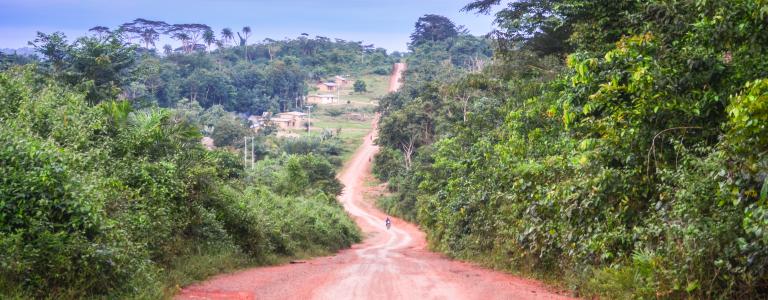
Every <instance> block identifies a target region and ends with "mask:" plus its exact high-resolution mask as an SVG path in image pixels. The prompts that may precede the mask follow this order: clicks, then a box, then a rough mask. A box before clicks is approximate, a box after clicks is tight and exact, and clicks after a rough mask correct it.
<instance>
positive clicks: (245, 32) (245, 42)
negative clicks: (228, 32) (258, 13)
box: [237, 26, 251, 61]
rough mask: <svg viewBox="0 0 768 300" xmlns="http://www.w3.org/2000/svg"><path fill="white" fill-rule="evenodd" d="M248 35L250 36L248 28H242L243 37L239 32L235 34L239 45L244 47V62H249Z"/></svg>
mask: <svg viewBox="0 0 768 300" xmlns="http://www.w3.org/2000/svg"><path fill="white" fill-rule="evenodd" d="M250 35H251V27H250V26H245V27H243V36H244V37H243V36H240V33H239V32H238V33H237V36H238V37H239V38H240V43H241V44H243V46H245V55H244V56H245V61H249V60H248V37H249V36H250Z"/></svg>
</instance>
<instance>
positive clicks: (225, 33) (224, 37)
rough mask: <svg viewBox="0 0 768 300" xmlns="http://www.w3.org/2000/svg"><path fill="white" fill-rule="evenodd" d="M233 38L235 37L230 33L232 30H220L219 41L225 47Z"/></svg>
mask: <svg viewBox="0 0 768 300" xmlns="http://www.w3.org/2000/svg"><path fill="white" fill-rule="evenodd" d="M234 38H235V35H234V33H232V29H229V28H224V29H222V30H221V39H222V40H223V41H224V44H225V45H226V44H228V43H229V42H231V41H232V39H234Z"/></svg>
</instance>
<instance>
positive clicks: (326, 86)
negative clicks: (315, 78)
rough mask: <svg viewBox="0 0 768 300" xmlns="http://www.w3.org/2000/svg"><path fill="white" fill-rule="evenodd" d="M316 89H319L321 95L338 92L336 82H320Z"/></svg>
mask: <svg viewBox="0 0 768 300" xmlns="http://www.w3.org/2000/svg"><path fill="white" fill-rule="evenodd" d="M315 87H317V90H318V92H320V93H328V92H336V91H337V90H338V87H337V86H336V83H335V82H319V83H318V84H317V85H315Z"/></svg>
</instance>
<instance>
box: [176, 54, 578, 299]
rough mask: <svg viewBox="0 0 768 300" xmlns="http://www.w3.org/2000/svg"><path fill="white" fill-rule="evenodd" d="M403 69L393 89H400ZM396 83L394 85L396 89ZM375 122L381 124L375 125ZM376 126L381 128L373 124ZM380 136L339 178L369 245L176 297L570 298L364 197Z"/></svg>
mask: <svg viewBox="0 0 768 300" xmlns="http://www.w3.org/2000/svg"><path fill="white" fill-rule="evenodd" d="M404 69H405V65H402V64H400V66H398V65H396V66H395V70H396V72H393V76H392V78H391V80H390V89H392V88H394V89H397V88H399V86H400V82H401V81H400V75H399V74H401V72H402V70H404ZM393 85H394V86H393ZM374 122H375V120H374ZM374 126H375V123H374ZM375 132H376V129H375V127H374V130H373V131H372V132H371V133H370V134H369V135H367V136H366V137H365V140H364V142H363V145H362V146H360V148H358V149H357V151H356V152H355V154H354V156H353V157H352V158H351V159H350V161H349V162H348V163H347V165H346V166H345V168H344V169H343V170H342V172H341V173H340V174H339V176H338V177H339V179H340V180H341V182H342V183H344V186H345V188H344V192H343V194H342V195H341V196H340V197H339V201H341V202H342V203H343V205H344V208H345V209H346V210H347V211H348V212H349V214H350V216H352V218H354V220H355V222H357V224H358V226H360V228H361V229H362V231H363V233H364V236H365V240H364V241H363V242H362V243H360V244H357V245H354V246H352V248H351V249H347V250H343V251H341V252H339V253H338V254H336V255H334V256H330V257H321V258H316V259H312V260H308V261H305V262H300V263H296V264H288V265H282V266H274V267H263V268H254V269H249V270H245V271H241V272H237V273H233V274H227V275H220V276H217V277H214V278H213V279H210V280H208V281H206V282H202V283H199V284H194V285H191V286H188V287H185V288H184V289H183V290H182V291H181V293H180V294H179V295H178V296H177V297H176V298H177V299H568V297H566V296H563V295H559V294H557V293H553V292H552V291H550V290H548V289H547V288H546V287H545V286H544V285H542V284H541V283H539V282H536V281H532V280H527V279H522V278H519V277H515V276H512V275H509V274H505V273H501V272H496V271H491V270H487V269H483V268H480V267H477V266H474V265H471V264H468V263H464V262H459V261H453V260H449V259H447V258H445V257H443V256H441V255H439V254H436V253H433V252H430V251H428V250H427V249H426V245H427V244H426V240H425V236H424V233H422V232H421V231H420V230H419V229H418V228H417V227H416V226H414V225H412V224H409V223H407V222H404V221H402V220H399V219H396V218H393V226H392V228H391V229H389V230H387V229H386V227H385V226H384V219H385V218H386V215H385V214H383V213H382V212H381V211H379V210H378V209H376V208H375V207H374V206H373V205H372V204H371V203H368V202H366V201H365V200H364V199H363V196H362V195H363V191H364V189H366V187H365V185H364V178H365V177H366V175H368V174H370V168H371V163H370V160H369V159H370V158H371V157H373V155H374V154H376V152H377V151H378V147H377V146H376V145H374V144H373V140H375V139H376V138H375V136H374V135H375Z"/></svg>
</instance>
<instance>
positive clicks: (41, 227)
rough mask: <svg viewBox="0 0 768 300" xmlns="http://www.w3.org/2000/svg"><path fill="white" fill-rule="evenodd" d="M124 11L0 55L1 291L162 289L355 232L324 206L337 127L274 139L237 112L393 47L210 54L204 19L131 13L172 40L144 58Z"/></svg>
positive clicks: (99, 293) (279, 106)
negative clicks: (108, 22) (209, 144)
mask: <svg viewBox="0 0 768 300" xmlns="http://www.w3.org/2000/svg"><path fill="white" fill-rule="evenodd" d="M136 22H138V21H134V22H132V23H133V25H131V24H132V23H126V24H124V27H125V28H122V27H121V29H120V30H116V31H109V30H108V29H106V28H101V27H95V28H94V29H93V35H91V36H88V37H82V38H78V39H76V40H75V41H73V42H69V41H67V40H66V37H64V36H63V35H62V34H59V33H53V34H44V33H39V34H38V36H37V38H36V39H35V40H34V41H32V42H31V44H32V45H33V46H34V47H35V49H36V50H37V51H38V53H40V55H41V57H40V58H37V57H27V56H17V55H1V56H0V69H2V71H0V172H2V173H3V176H2V178H1V179H0V298H50V299H81V298H139V299H158V298H168V297H171V296H173V294H174V293H176V292H177V289H178V288H179V287H180V286H183V285H186V284H189V283H192V282H195V281H198V280H202V279H205V278H206V277H208V276H211V275H214V274H218V273H221V272H228V271H233V270H237V269H241V268H244V267H248V266H254V265H263V264H271V263H277V262H281V261H285V260H286V259H290V258H292V257H304V256H311V255H319V254H326V253H330V252H333V251H336V250H339V249H341V248H345V247H349V246H350V245H351V244H352V243H354V242H357V241H359V240H360V233H359V232H358V229H357V227H356V226H355V224H354V223H353V222H352V221H351V220H350V219H349V218H348V216H347V214H346V213H345V212H344V210H343V208H342V207H341V205H340V204H339V203H338V202H337V201H336V196H337V195H339V194H340V193H341V190H342V188H343V186H342V185H341V184H340V182H339V181H338V180H337V179H336V178H335V175H336V170H337V169H338V168H339V167H340V166H341V164H342V162H343V161H342V159H343V158H344V155H347V152H348V149H350V148H352V146H350V145H348V144H349V143H352V141H350V140H349V139H346V138H345V136H344V135H345V134H346V131H344V129H342V130H341V131H339V130H330V129H329V130H322V131H321V130H317V133H316V134H312V135H301V136H297V137H291V138H282V137H278V136H276V135H275V131H274V128H271V129H270V128H267V129H265V130H262V131H259V132H258V133H255V132H253V131H252V130H250V129H249V128H248V123H247V121H245V120H244V117H243V116H244V115H247V114H260V113H261V112H265V111H269V112H281V111H285V110H290V109H296V108H299V109H300V108H301V107H302V106H303V105H304V103H303V102H302V99H303V96H304V95H305V94H306V93H307V89H308V88H307V83H308V82H311V81H312V80H317V79H325V78H332V75H335V74H341V73H346V72H348V73H352V74H360V75H359V76H367V77H366V78H374V79H375V78H377V76H384V75H376V73H375V72H377V69H378V68H381V67H386V68H387V70H388V69H389V68H390V65H391V60H393V59H397V58H396V56H392V55H388V54H386V52H382V50H380V49H373V48H372V47H370V46H365V45H361V44H359V43H354V42H346V41H341V40H336V41H331V40H329V39H328V38H323V37H317V38H314V39H311V38H308V37H306V36H302V37H299V38H297V39H295V40H285V41H272V40H267V41H264V42H260V43H256V44H248V43H247V42H243V44H241V45H240V46H237V45H228V44H230V43H231V41H232V40H231V38H230V39H226V40H218V41H211V44H213V43H220V45H219V47H218V48H217V50H214V51H206V48H202V49H201V48H200V46H201V44H198V43H192V42H191V38H190V37H189V35H191V34H192V32H191V31H193V30H202V31H201V33H203V34H206V35H207V34H209V33H208V31H209V30H210V28H206V27H207V26H202V27H201V26H197V25H195V24H186V25H183V26H182V25H167V24H165V25H163V24H160V23H153V24H154V25H153V24H147V23H146V20H143V21H141V22H138V24H140V25H141V26H144V27H142V28H143V29H142V30H144V31H141V32H145V33H146V32H149V31H146V30H149V29H152V28H155V27H152V26H161V27H162V26H169V27H167V28H166V29H167V30H169V31H166V32H167V34H172V35H174V38H179V39H183V40H184V43H183V45H184V46H183V47H182V48H179V49H167V47H166V49H165V50H163V51H166V50H167V52H166V53H158V52H159V51H157V50H156V49H154V48H155V47H154V45H153V44H154V42H153V41H154V40H153V39H152V38H153V35H148V37H147V38H146V39H144V38H142V39H136V36H132V35H131V34H135V30H138V29H130V26H138V25H136ZM142 22H144V23H142ZM142 24H143V25H142ZM158 24H159V25H158ZM192 25H195V26H192ZM174 26H175V27H174ZM157 28H160V27H157ZM171 29H173V30H171ZM130 30H134V31H130ZM185 30H186V31H189V32H182V31H185ZM245 31H246V30H245V28H244V29H243V30H242V31H240V33H241V34H243V35H245V34H246V32H245ZM182 33H183V34H187V35H188V36H187V37H184V36H183V35H181V34H182ZM229 34H230V35H231V32H230V33H229ZM131 37H133V39H131ZM155 40H156V38H155ZM137 41H138V42H137ZM211 44H208V46H210V45H211ZM246 44H247V45H248V46H245V45H246ZM208 49H210V48H208ZM361 53H362V54H364V55H365V57H364V58H363V59H364V60H363V61H361ZM377 59H378V60H379V61H377ZM329 76H330V77H329ZM373 81H376V82H377V81H379V80H378V79H376V80H373ZM374 86H375V85H374ZM350 88H351V87H350ZM369 93H370V92H369ZM364 104H365V107H367V108H366V109H367V110H369V111H372V109H373V106H371V105H370V104H368V103H364ZM355 109H358V108H355ZM329 122H330V121H329ZM366 122H367V123H370V122H369V121H366ZM355 124H356V123H355ZM355 124H352V125H355ZM327 125H328V127H329V128H341V127H344V126H345V125H344V124H341V125H339V124H332V123H329V124H327ZM203 136H208V137H213V138H214V139H213V142H214V145H213V146H214V149H212V150H208V149H206V148H205V147H204V146H203V145H202V144H201V138H202V137H203ZM246 138H248V145H249V146H248V148H247V150H246V149H244V148H243V147H244V145H245V141H246ZM358 142H359V141H358Z"/></svg>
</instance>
